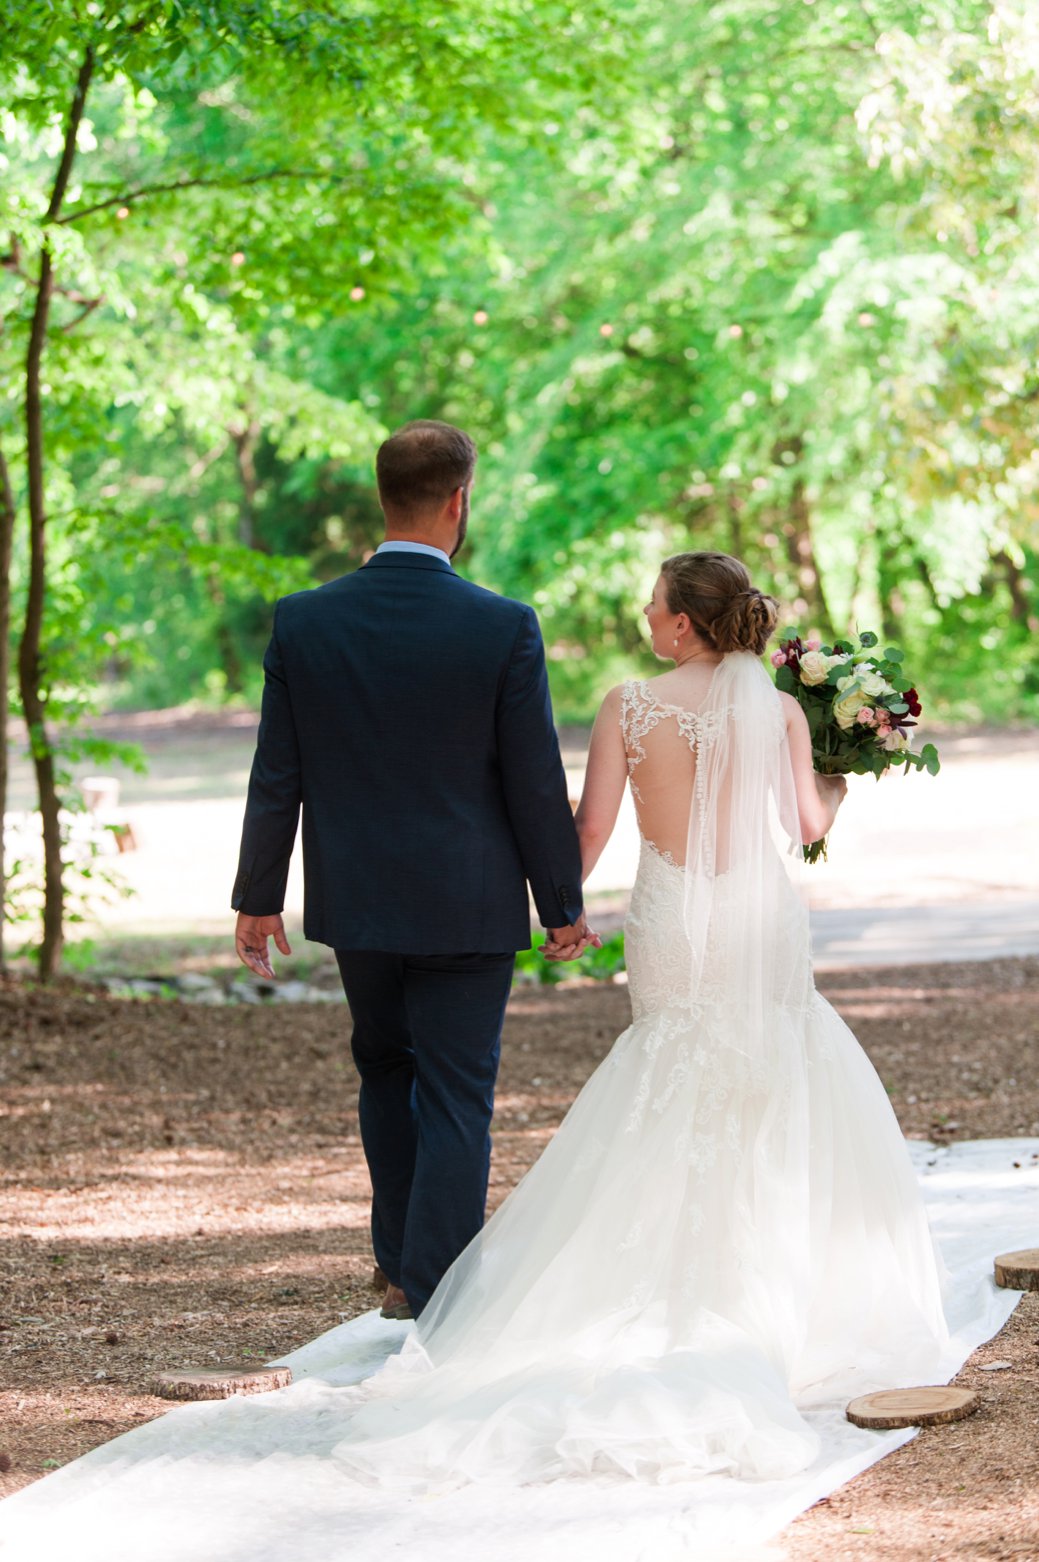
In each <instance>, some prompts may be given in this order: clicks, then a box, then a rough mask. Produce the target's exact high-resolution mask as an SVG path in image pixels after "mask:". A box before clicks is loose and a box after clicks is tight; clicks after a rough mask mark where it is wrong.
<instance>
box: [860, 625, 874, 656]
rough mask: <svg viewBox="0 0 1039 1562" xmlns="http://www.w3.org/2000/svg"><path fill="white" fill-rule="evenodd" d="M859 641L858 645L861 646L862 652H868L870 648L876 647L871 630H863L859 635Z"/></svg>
mask: <svg viewBox="0 0 1039 1562" xmlns="http://www.w3.org/2000/svg"><path fill="white" fill-rule="evenodd" d="M859 641H860V643H861V645H862V648H863V650H864V651H868V650H869V648H870V646H874V645H876V643H877V637H876V635H875V634H874V633H873V631H872V629H864V630H863V632H862V634H861V635H859Z"/></svg>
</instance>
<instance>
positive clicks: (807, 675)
mask: <svg viewBox="0 0 1039 1562" xmlns="http://www.w3.org/2000/svg"><path fill="white" fill-rule="evenodd" d="M831 665H832V663H831V658H830V657H828V656H824V655H823V653H822V652H821V651H806V652H805V654H804V656H802V658H801V682H802V683H806V684H807V685H808V687H809V688H813V687H814V686H815V685H816V684H819V683H825V682H826V680H827V678H828V677H829V676H830V667H831Z"/></svg>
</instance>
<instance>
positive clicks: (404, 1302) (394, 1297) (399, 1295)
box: [379, 1285, 413, 1321]
mask: <svg viewBox="0 0 1039 1562" xmlns="http://www.w3.org/2000/svg"><path fill="white" fill-rule="evenodd" d="M379 1316H380V1317H382V1318H391V1319H393V1320H394V1321H399V1320H401V1319H404V1318H411V1317H412V1316H413V1314H412V1311H411V1308H410V1306H409V1305H408V1299H407V1297H406V1296H405V1295H404V1292H403V1291H402V1290H401V1288H400V1286H399V1285H388V1286H387V1287H386V1295H385V1296H384V1297H383V1299H382V1312H381V1313H380V1315H379Z"/></svg>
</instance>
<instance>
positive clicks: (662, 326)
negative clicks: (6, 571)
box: [0, 0, 1039, 720]
mask: <svg viewBox="0 0 1039 1562" xmlns="http://www.w3.org/2000/svg"><path fill="white" fill-rule="evenodd" d="M402 18H403V19H404V21H406V23H407V25H403V23H402ZM88 49H90V50H91V51H92V56H93V59H94V74H93V79H92V82H91V86H90V91H89V96H88V100H87V104H86V112H85V121H84V125H83V128H82V131H81V135H80V142H79V151H78V154H77V160H76V164H75V167H74V170H73V178H72V183H71V185H70V189H69V192H68V198H67V201H66V207H65V210H64V212H63V214H62V216H61V219H60V221H59V222H58V223H57V224H52V225H51V227H50V229H49V242H50V243H51V246H52V249H53V253H54V257H55V265H56V274H57V280H58V284H59V292H58V293H57V295H56V297H55V301H54V329H53V331H52V335H51V339H50V341H49V344H48V353H47V360H46V370H47V385H48V390H47V405H46V409H45V419H46V433H47V441H48V454H49V464H48V470H47V490H48V503H49V509H50V516H51V519H50V546H51V550H52V558H53V568H52V574H51V587H50V596H49V599H48V606H47V613H48V618H47V630H46V633H47V658H48V677H49V679H50V695H51V698H52V699H53V700H54V701H55V702H56V705H55V708H57V706H58V705H59V704H61V702H62V701H64V702H65V704H64V705H63V706H62V709H63V711H71V709H72V707H73V706H75V707H76V708H78V709H81V710H88V709H89V708H90V706H91V704H92V703H97V702H99V701H100V702H103V703H105V704H109V705H110V704H124V705H135V704H138V705H139V704H153V703H170V702H180V701H183V700H188V699H200V698H201V699H210V700H218V699H223V698H229V697H232V698H246V699H252V698H254V697H255V695H256V692H257V687H258V666H259V657H260V654H261V651H262V646H263V642H264V640H265V637H266V633H267V629H268V625H269V603H270V601H271V600H272V598H273V597H275V596H277V595H278V594H281V593H283V592H284V591H287V590H293V589H298V588H299V587H301V586H303V585H306V584H309V583H311V582H314V581H320V580H323V579H327V578H330V577H331V576H332V575H334V574H336V573H339V572H341V571H342V570H344V569H349V568H353V567H355V566H356V564H357V563H358V562H359V561H360V560H361V559H362V558H363V556H364V554H365V552H366V550H368V549H370V548H371V547H372V546H373V545H374V544H375V542H376V541H377V539H378V535H379V519H380V518H379V512H378V507H377V504H376V500H375V495H374V490H373V485H372V478H371V462H372V456H373V452H374V449H375V447H376V445H377V443H378V441H379V440H380V438H381V437H382V436H383V434H384V433H385V431H386V429H387V428H389V427H391V426H393V425H395V424H397V423H399V422H400V421H403V420H404V419H405V418H407V417H410V416H416V415H435V416H445V417H449V418H452V419H454V420H456V421H459V422H461V423H463V424H464V425H465V426H467V427H469V428H470V429H471V430H472V431H473V432H474V433H475V435H476V436H477V438H478V439H479V442H480V444H481V450H482V455H481V463H480V468H479V475H478V485H477V491H476V496H475V507H474V519H473V525H472V530H471V537H472V547H471V551H470V552H468V553H467V554H466V555H465V556H464V557H463V561H462V564H461V567H462V568H463V569H464V570H466V571H467V572H469V573H471V574H473V575H474V576H475V577H476V578H479V579H481V580H483V581H486V582H487V583H488V584H491V585H493V586H495V587H496V588H498V589H500V590H504V591H506V592H509V593H511V594H514V595H517V596H520V597H523V598H525V599H527V600H530V601H532V602H534V604H535V605H536V606H537V608H538V611H539V614H540V616H541V618H542V622H543V625H544V628H545V631H546V637H547V639H548V641H549V643H550V652H551V675H552V682H553V689H554V693H555V695H556V700H557V707H558V711H559V714H560V715H561V716H562V717H563V718H567V719H578V718H585V717H587V716H589V715H590V714H591V713H592V711H593V710H594V707H595V704H596V702H597V700H598V697H599V695H600V694H601V692H602V691H603V689H604V688H605V687H607V686H608V685H609V684H610V683H613V682H616V681H618V680H619V678H621V677H622V676H625V675H629V674H630V673H631V672H632V671H633V670H635V671H638V670H643V669H645V668H646V667H647V666H648V651H647V650H646V647H645V641H644V638H643V636H642V632H641V620H640V612H639V609H640V606H641V604H642V602H644V601H645V600H646V596H647V595H648V592H649V589H650V587H651V585H652V580H653V578H654V575H655V573H656V569H657V565H658V563H659V560H660V559H661V558H662V557H664V556H666V555H667V554H668V553H669V552H672V551H677V550H679V549H683V548H688V547H721V548H724V549H725V550H726V551H730V552H734V553H737V554H739V555H740V556H742V557H744V558H746V560H747V562H748V564H749V566H750V567H751V569H752V572H753V573H754V576H755V578H756V580H757V581H758V582H759V583H760V584H761V585H762V586H763V587H767V588H768V589H771V590H773V591H774V592H775V593H776V594H777V595H778V596H779V597H780V598H781V599H782V601H783V602H784V604H785V606H786V609H787V611H788V612H789V614H790V615H791V616H793V617H796V618H797V619H798V620H799V621H800V622H802V623H806V624H810V625H811V626H812V627H813V629H815V630H817V631H818V632H819V633H820V635H821V636H822V637H823V638H829V637H832V635H833V632H834V627H835V625H837V624H855V623H859V622H874V623H876V624H878V625H879V626H880V628H881V635H880V639H881V640H882V641H883V642H884V643H885V644H886V643H888V642H890V641H897V642H898V643H899V644H901V645H902V646H904V648H905V652H906V656H907V658H908V659H909V660H910V662H911V664H912V665H913V666H914V667H915V668H917V669H919V673H920V682H921V685H922V688H923V692H924V694H925V695H926V696H927V701H928V714H929V715H931V714H934V715H941V716H946V717H950V718H954V719H974V720H977V719H979V718H982V717H991V718H994V719H999V720H1005V719H1011V718H1018V719H1021V718H1028V717H1033V716H1035V715H1036V714H1037V713H1039V664H1037V660H1036V657H1035V654H1034V641H1035V632H1036V628H1037V627H1039V615H1037V609H1036V604H1035V588H1034V581H1035V578H1036V575H1037V571H1039V558H1037V553H1039V542H1037V535H1036V524H1035V515H1036V504H1037V486H1039V462H1037V460H1036V457H1035V449H1036V445H1037V439H1036V435H1037V427H1036V409H1037V408H1039V380H1037V377H1036V373H1035V363H1036V332H1035V325H1034V322H1035V320H1036V318H1037V317H1039V257H1037V254H1036V251H1035V246H1034V242H1033V233H1034V227H1035V222H1036V216H1037V201H1039V180H1037V178H1036V172H1035V170H1036V167H1037V166H1039V164H1037V158H1036V152H1037V145H1039V92H1037V89H1036V86H1035V83H1036V81H1037V80H1039V40H1037V35H1036V30H1035V25H1034V22H1033V20H1032V19H1031V16H1030V13H1029V12H1028V11H1027V9H1026V8H1025V7H1023V6H1022V5H1020V4H1007V5H1004V6H1001V7H999V8H998V11H997V10H994V9H993V8H992V6H991V5H990V4H989V3H987V0H912V3H910V0H877V3H876V4H874V5H871V6H870V7H869V8H868V9H864V8H862V7H853V6H847V5H844V4H839V3H838V0H815V3H814V4H813V5H811V6H806V5H802V4H791V5H789V6H777V5H775V4H773V3H772V0H733V3H732V4H729V5H726V6H724V7H722V6H711V7H706V8H688V7H672V8H670V9H668V8H661V7H659V6H656V5H648V4H645V3H642V0H628V3H626V4H625V5H624V6H622V7H614V6H606V5H605V4H602V5H597V6H596V5H592V6H585V7H581V8H578V7H577V6H576V5H567V4H564V3H563V0H537V3H536V4H534V5H532V6H530V7H526V8H524V7H519V8H516V7H505V6H502V5H500V4H498V3H496V0H474V4H472V5H469V6H467V7H465V8H464V14H462V13H460V12H459V10H458V8H457V7H454V6H451V5H448V4H447V3H446V0H409V4H408V6H407V7H405V10H404V12H402V10H401V7H400V5H399V4H396V3H395V4H394V5H393V6H390V5H389V4H387V3H385V0H371V3H370V4H368V5H367V6H366V7H364V8H362V10H361V11H358V10H357V8H356V6H350V7H348V6H346V5H344V4H340V3H338V0H335V3H330V4H328V5H325V6H323V7H321V8H320V9H319V10H318V11H312V12H307V13H299V12H293V11H292V10H291V9H286V8H285V7H283V6H281V5H280V4H273V3H270V0H265V3H261V4H256V3H249V4H244V3H242V4H227V5H220V6H216V5H208V6H151V5H147V4H144V3H141V4H139V5H135V6H129V7H128V6H116V5H115V4H114V3H112V0H103V3H99V4H98V5H94V6H90V7H78V6H72V5H70V4H66V3H59V4H55V3H43V0H38V3H29V4H27V5H25V6H22V7H20V8H19V9H18V10H17V12H14V11H11V12H10V13H9V14H7V13H5V18H4V20H3V22H2V23H0V79H2V81H3V83H4V85H5V88H6V92H5V102H6V104H7V111H6V113H5V114H4V116H3V118H2V124H0V134H2V144H0V161H2V164H3V166H2V169H0V173H2V178H3V183H4V203H5V204H4V231H5V234H6V235H7V236H8V237H7V238H6V239H5V242H4V249H5V255H4V264H3V267H2V269H0V313H2V315H3V324H4V329H3V332H2V333H0V363H2V364H3V365H4V367H5V368H9V369H11V371H12V373H11V374H10V376H7V375H5V376H4V379H5V381H7V384H8V389H7V390H5V391H4V392H3V393H0V451H3V452H5V453H6V455H7V459H8V463H9V465H10V467H11V470H12V474H13V478H14V483H15V488H16V491H17V495H18V498H19V501H21V499H22V496H23V494H24V481H25V479H24V472H23V470H22V468H21V464H20V463H21V456H20V449H21V436H20V433H19V431H18V428H17V424H18V421H19V418H20V407H19V405H18V400H17V395H16V383H17V382H16V375H15V372H14V371H16V370H17V367H18V365H19V364H20V362H21V360H22V358H23V356H24V351H25V345H26V330H27V322H28V319H29V315H30V311H31V308H32V303H33V297H34V288H33V277H34V267H35V259H34V257H35V255H36V254H37V252H38V249H39V245H40V242H41V238H42V235H43V224H42V218H43V213H44V211H45V208H46V205H47V200H48V196H49V191H50V188H51V183H52V180H53V177H54V171H55V156H56V151H57V148H58V144H59V143H58V139H57V131H56V127H60V124H61V122H62V119H63V117H64V116H65V115H66V114H67V111H68V106H69V101H70V96H71V92H72V89H73V86H74V84H75V81H76V77H77V73H78V72H79V70H80V68H81V66H82V64H83V61H84V59H85V55H86V51H87V50H88ZM15 562H16V578H17V579H19V580H22V579H24V571H25V566H26V557H25V551H24V540H23V539H22V538H21V536H19V538H18V539H17V543H16V561H15Z"/></svg>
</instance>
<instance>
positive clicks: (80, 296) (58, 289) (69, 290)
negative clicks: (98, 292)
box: [0, 253, 103, 309]
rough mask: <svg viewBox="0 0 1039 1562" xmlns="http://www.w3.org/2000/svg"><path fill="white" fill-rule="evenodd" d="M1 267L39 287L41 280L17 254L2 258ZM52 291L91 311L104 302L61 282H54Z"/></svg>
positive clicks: (0, 259) (0, 260) (32, 285)
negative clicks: (86, 306)
mask: <svg viewBox="0 0 1039 1562" xmlns="http://www.w3.org/2000/svg"><path fill="white" fill-rule="evenodd" d="M0 266H2V267H3V268H4V270H5V271H11V272H13V273H14V275H15V276H16V277H21V279H22V281H23V282H28V284H29V286H30V287H39V285H40V281H39V278H38V277H34V276H30V274H29V273H28V271H26V269H25V267H24V266H22V265H20V264H19V261H18V257H17V256H16V255H15V254H13V253H12V254H10V255H4V256H2V257H0ZM51 291H52V292H53V293H60V294H61V296H62V298H67V299H68V301H69V303H70V304H87V305H89V306H90V308H91V309H96V308H97V306H98V304H100V303H102V302H103V299H100V298H90V297H89V296H88V294H86V293H81V292H80V291H79V289H78V288H76V287H63V286H62V285H61V283H60V282H52V283H51Z"/></svg>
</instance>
